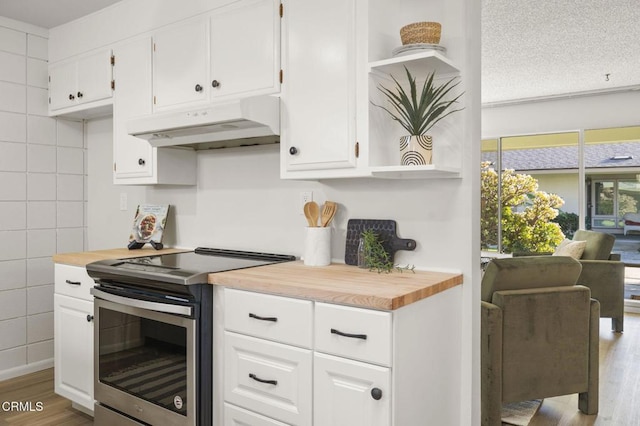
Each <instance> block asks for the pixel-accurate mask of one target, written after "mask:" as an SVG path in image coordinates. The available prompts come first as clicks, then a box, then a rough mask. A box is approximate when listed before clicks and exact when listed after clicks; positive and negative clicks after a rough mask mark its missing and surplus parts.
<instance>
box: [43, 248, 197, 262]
mask: <svg viewBox="0 0 640 426" xmlns="http://www.w3.org/2000/svg"><path fill="white" fill-rule="evenodd" d="M185 251H192V250H187V249H174V248H168V249H162V250H156V249H154V248H152V247H145V248H142V249H138V250H129V249H127V248H117V249H110V250H94V251H83V252H78V253H58V254H54V255H53V262H54V263H64V264H66V265H72V266H87V263H91V262H96V261H98V260H107V259H124V258H132V257H144V256H156V255H159V254H171V253H181V252H185Z"/></svg>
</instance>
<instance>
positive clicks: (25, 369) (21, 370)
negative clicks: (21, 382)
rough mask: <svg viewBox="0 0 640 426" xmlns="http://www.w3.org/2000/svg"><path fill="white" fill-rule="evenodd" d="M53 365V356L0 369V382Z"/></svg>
mask: <svg viewBox="0 0 640 426" xmlns="http://www.w3.org/2000/svg"><path fill="white" fill-rule="evenodd" d="M51 367H53V358H49V359H45V360H42V361H38V362H32V363H31V364H26V365H21V366H18V367H14V368H9V369H8V370H2V371H0V382H1V381H3V380H9V379H13V378H14V377H19V376H24V375H25V374H30V373H35V372H36V371H40V370H46V369H47V368H51Z"/></svg>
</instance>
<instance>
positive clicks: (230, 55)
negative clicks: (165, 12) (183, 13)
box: [153, 0, 280, 111]
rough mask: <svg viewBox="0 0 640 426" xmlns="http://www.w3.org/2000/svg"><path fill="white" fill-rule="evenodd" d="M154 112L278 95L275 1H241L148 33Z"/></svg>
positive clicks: (278, 44)
mask: <svg viewBox="0 0 640 426" xmlns="http://www.w3.org/2000/svg"><path fill="white" fill-rule="evenodd" d="M153 44H154V49H153V104H154V108H153V110H154V111H163V110H166V109H171V108H180V107H189V106H198V105H202V104H205V103H209V102H217V101H224V100H229V99H237V98H241V97H246V96H253V95H264V94H272V93H277V92H279V90H280V2H279V0H241V1H238V2H235V3H232V4H230V5H227V6H224V7H221V8H218V9H215V10H214V11H213V12H212V13H211V14H208V15H206V16H202V15H201V16H199V17H197V18H194V19H191V20H188V21H184V22H181V23H179V24H175V25H172V26H170V27H167V28H164V29H162V30H159V31H157V32H155V33H154V34H153Z"/></svg>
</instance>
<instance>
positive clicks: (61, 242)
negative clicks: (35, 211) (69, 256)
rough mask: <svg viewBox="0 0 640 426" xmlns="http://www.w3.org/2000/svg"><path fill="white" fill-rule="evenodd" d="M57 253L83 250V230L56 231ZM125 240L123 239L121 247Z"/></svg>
mask: <svg viewBox="0 0 640 426" xmlns="http://www.w3.org/2000/svg"><path fill="white" fill-rule="evenodd" d="M57 232H58V246H57V251H58V253H75V252H79V251H82V250H84V246H85V240H84V234H85V232H84V228H67V229H60V228H59V229H58V231H57ZM125 242H126V240H125V239H123V247H124V244H125Z"/></svg>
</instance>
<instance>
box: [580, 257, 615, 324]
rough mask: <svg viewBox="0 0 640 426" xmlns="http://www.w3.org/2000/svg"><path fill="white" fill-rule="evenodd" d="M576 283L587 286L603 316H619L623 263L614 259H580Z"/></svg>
mask: <svg viewBox="0 0 640 426" xmlns="http://www.w3.org/2000/svg"><path fill="white" fill-rule="evenodd" d="M580 263H581V264H582V272H581V273H580V277H578V282H577V284H580V285H583V286H585V287H589V288H590V289H591V297H592V298H594V299H596V300H598V301H599V302H600V313H601V315H602V316H603V317H620V316H622V315H623V313H622V312H623V311H624V263H622V262H619V261H615V260H580Z"/></svg>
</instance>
